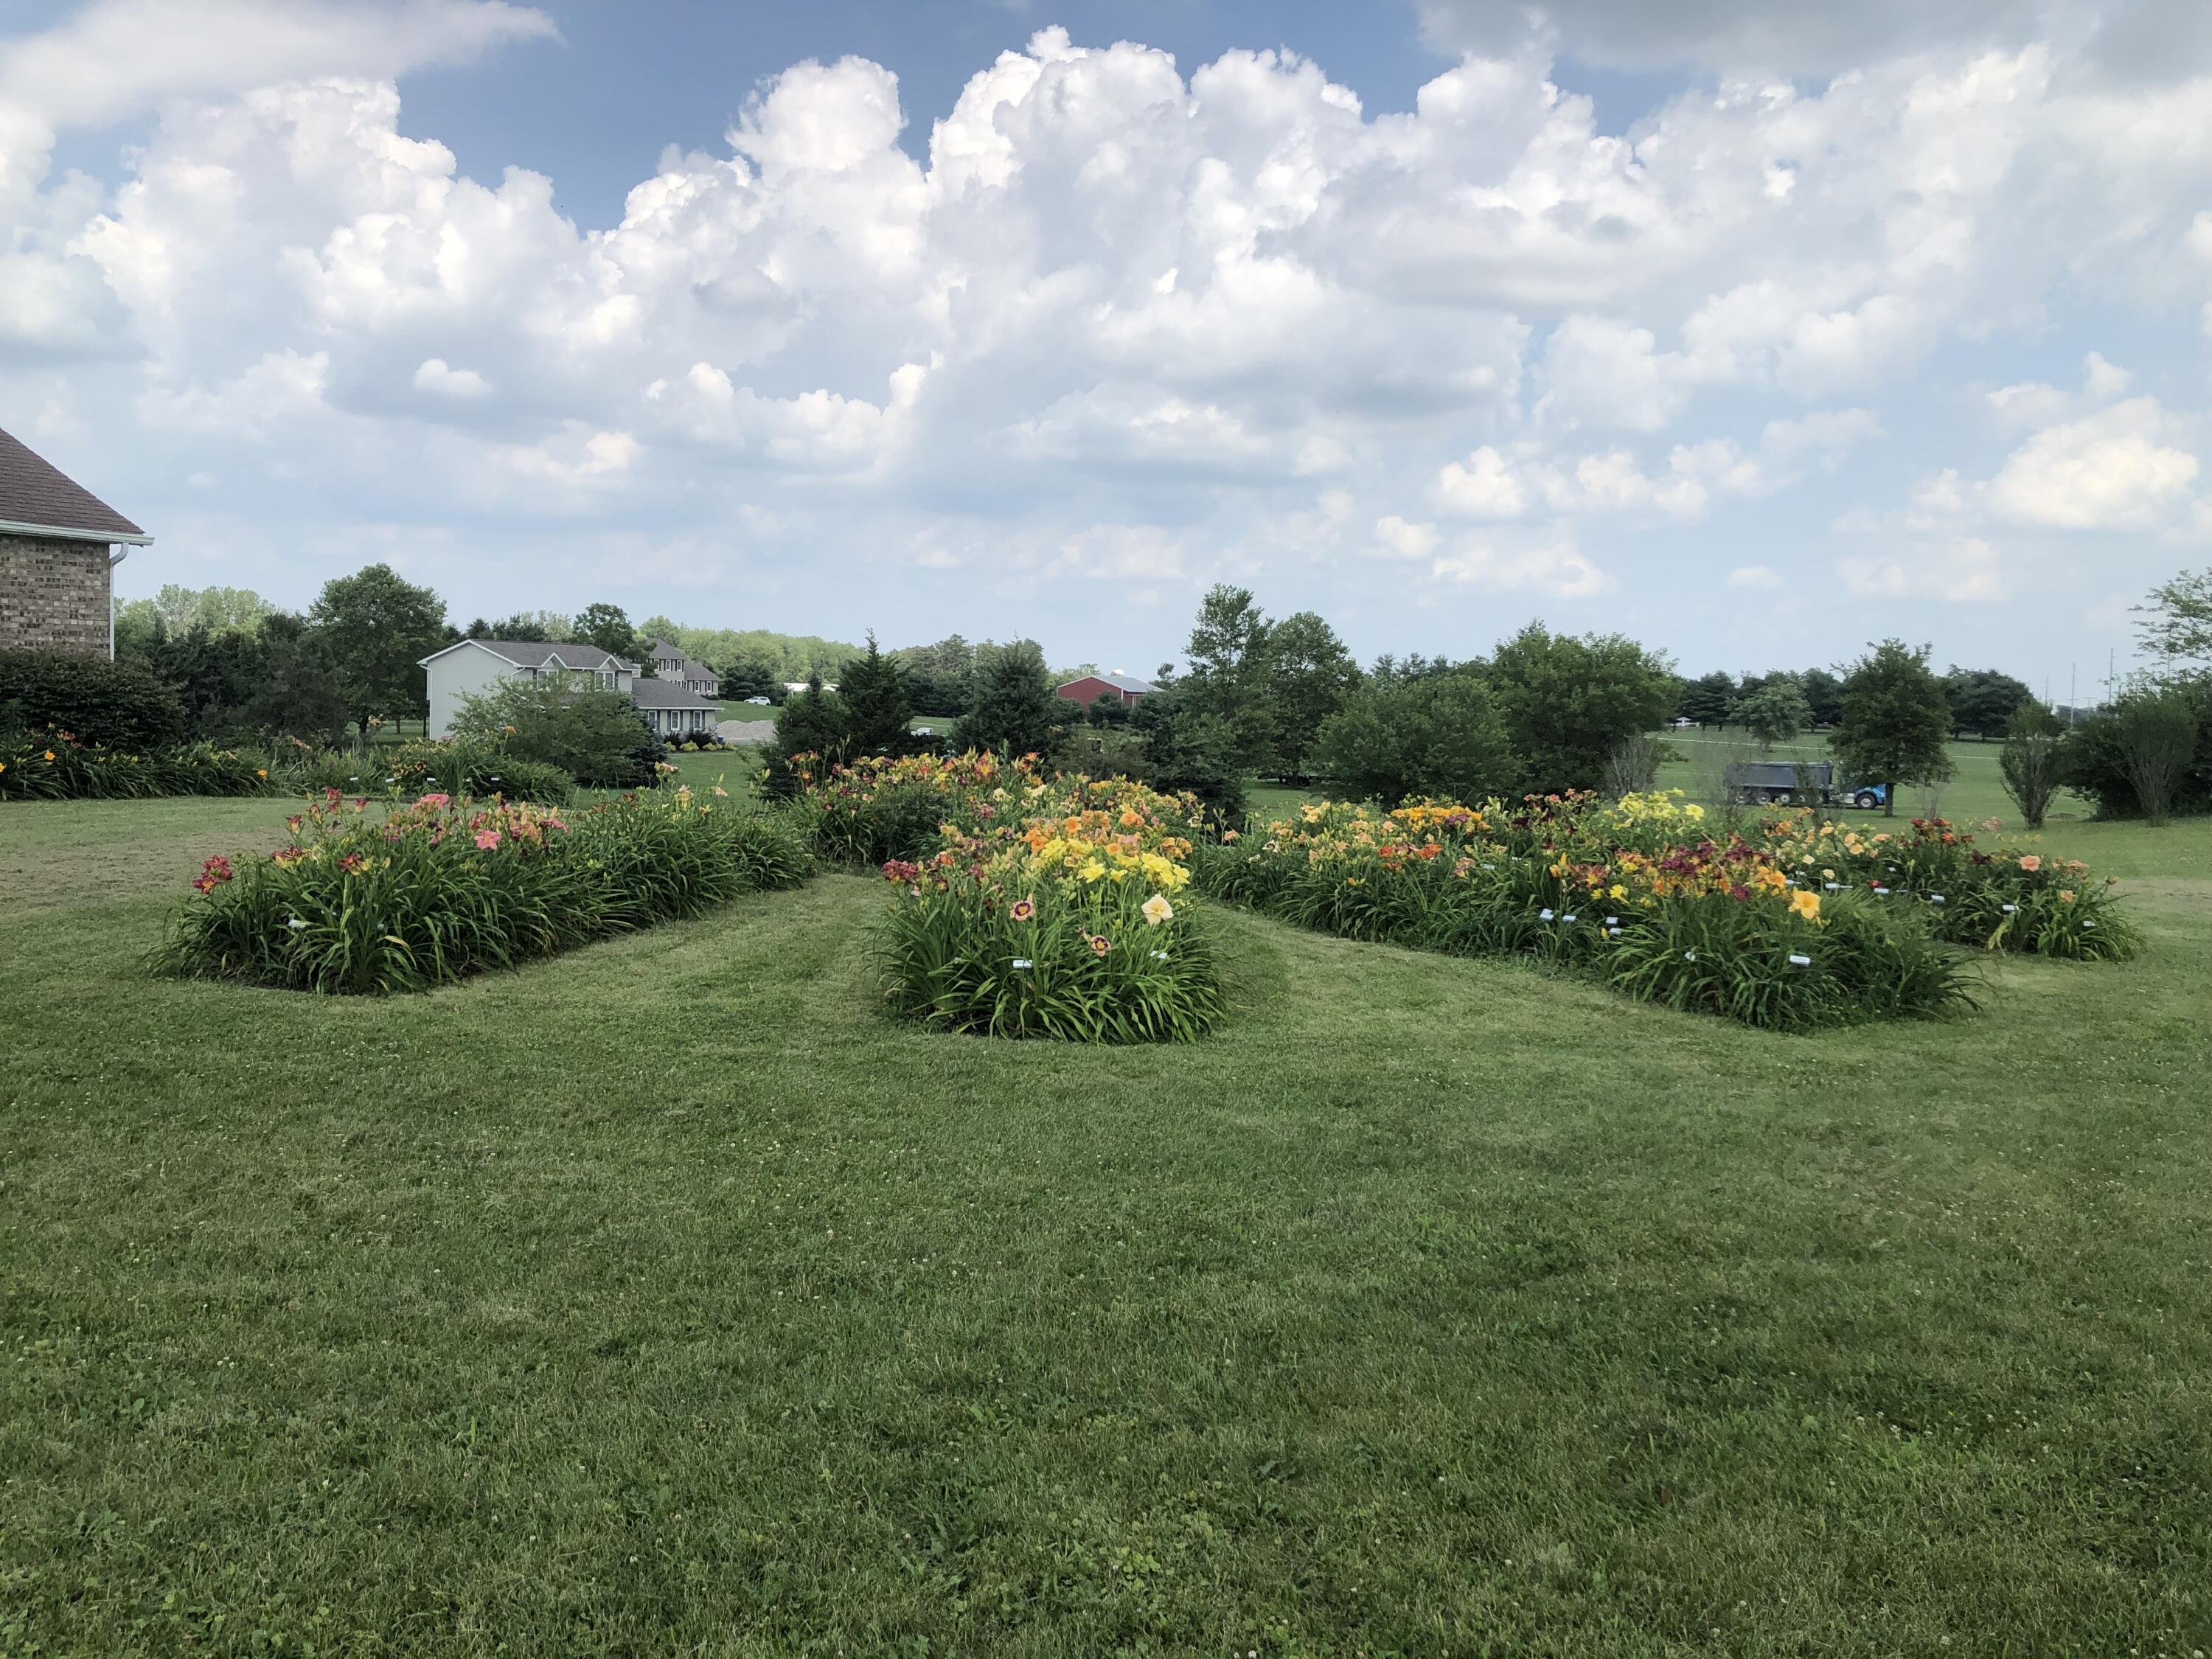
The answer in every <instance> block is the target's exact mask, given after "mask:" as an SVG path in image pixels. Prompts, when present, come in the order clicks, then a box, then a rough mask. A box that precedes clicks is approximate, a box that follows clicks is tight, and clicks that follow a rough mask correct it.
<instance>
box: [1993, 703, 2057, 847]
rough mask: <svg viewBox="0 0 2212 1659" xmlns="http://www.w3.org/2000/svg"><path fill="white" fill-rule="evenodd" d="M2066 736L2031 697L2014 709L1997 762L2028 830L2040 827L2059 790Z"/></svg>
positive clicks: (2005, 787)
mask: <svg viewBox="0 0 2212 1659" xmlns="http://www.w3.org/2000/svg"><path fill="white" fill-rule="evenodd" d="M2065 739H2066V728H2065V727H2064V726H2061V725H2060V724H2059V723H2058V720H2057V716H2055V715H2054V714H2051V711H2050V710H2049V709H2048V708H2045V707H2044V706H2043V705H2042V704H2041V703H2040V702H2037V701H2036V700H2035V699H2034V698H2033V697H2030V698H2028V699H2027V701H2026V702H2023V703H2021V704H2020V705H2019V707H2017V708H2015V709H2014V710H2013V712H2012V716H2011V720H2010V722H2009V724H2008V726H2007V728H2006V732H2005V744H2004V749H2003V751H2002V753H2000V754H1999V755H1998V757H1997V766H1998V769H1999V770H2000V771H2001V772H2002V774H2003V775H2004V789H2005V793H2006V794H2008V795H2009V796H2010V797H2011V798H2012V804H2013V805H2015V806H2017V807H2018V808H2019V809H2020V815H2021V817H2023V818H2025V819H2026V820H2027V827H2028V828H2029V829H2042V828H2043V817H2044V814H2045V813H2046V812H2048V811H2050V810H2051V798H2052V797H2053V796H2054V795H2056V794H2057V793H2058V785H2059V781H2060V779H2061V777H2062V775H2063V769H2064V763H2065Z"/></svg>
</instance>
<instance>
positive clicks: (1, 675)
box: [0, 651, 185, 754]
mask: <svg viewBox="0 0 2212 1659" xmlns="http://www.w3.org/2000/svg"><path fill="white" fill-rule="evenodd" d="M0 732H67V733H69V734H70V736H71V737H73V738H75V739H76V741H77V742H79V743H82V744H90V745H92V746H94V747H95V748H101V749H118V750H130V751H131V752H134V753H139V754H143V753H146V752H147V751H149V750H155V749H161V748H165V747H167V745H168V744H173V743H175V742H176V741H177V740H178V739H179V738H181V737H183V736H184V735H185V710H184V705H183V704H182V703H181V702H179V700H178V697H177V694H176V691H175V690H174V689H173V687H171V686H170V685H168V684H167V683H166V682H165V681H163V680H162V679H161V677H160V676H158V675H157V674H155V672H154V671H153V670H152V669H150V668H149V667H148V666H147V665H145V664H143V663H140V662H133V661H130V660H127V659H126V660H125V661H122V662H104V661H101V660H100V659H98V658H86V657H70V656H64V655H62V654H61V653H58V652H52V651H8V652H0ZM43 746H44V745H43V744H42V745H41V747H43Z"/></svg>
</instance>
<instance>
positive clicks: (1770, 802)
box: [1722, 761, 1889, 811]
mask: <svg viewBox="0 0 2212 1659" xmlns="http://www.w3.org/2000/svg"><path fill="white" fill-rule="evenodd" d="M1722 787H1723V788H1725V789H1726V790H1727V791H1728V797H1729V799H1730V800H1732V801H1734V802H1735V803H1736V804H1737V805H1740V806H1762V805H1764V806H1856V807H1857V808H1858V809H1859V810H1860V811H1874V810H1875V809H1876V808H1877V807H1880V806H1881V805H1883V804H1884V803H1886V802H1887V800H1888V799H1889V786H1888V785H1887V784H1886V783H1844V782H1841V781H1838V779H1837V777H1836V763H1834V762H1833V761H1731V762H1730V763H1729V767H1728V770H1727V771H1726V773H1724V774H1723V778H1722Z"/></svg>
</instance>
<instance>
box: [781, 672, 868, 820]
mask: <svg viewBox="0 0 2212 1659" xmlns="http://www.w3.org/2000/svg"><path fill="white" fill-rule="evenodd" d="M852 738H853V721H852V716H851V715H850V714H849V713H848V712H847V710H846V708H845V705H844V703H843V702H842V700H841V699H840V698H839V697H838V696H837V694H836V692H835V691H831V690H827V689H826V688H825V687H824V686H823V684H822V677H821V676H820V675H818V674H817V675H813V676H811V677H810V678H808V680H807V682H806V689H805V690H803V691H800V692H799V693H798V695H796V696H792V697H789V698H787V699H786V700H785V702H784V704H783V707H782V708H781V709H779V710H778V711H777V713H776V717H775V737H774V738H771V739H770V740H769V744H768V755H767V765H766V769H764V771H763V774H762V776H761V793H762V794H763V795H764V796H766V797H767V798H768V799H771V800H789V799H791V798H792V797H793V795H796V794H798V793H800V792H801V791H802V790H803V789H805V787H806V778H805V776H802V775H801V774H800V771H799V769H797V767H796V764H795V763H797V762H798V761H799V757H802V756H804V757H809V758H810V759H811V760H813V761H815V762H817V763H818V762H820V761H821V760H822V759H823V757H827V758H828V759H829V760H832V761H836V760H842V758H844V756H845V753H846V750H848V748H849V747H850V745H851V743H852Z"/></svg>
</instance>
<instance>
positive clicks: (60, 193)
mask: <svg viewBox="0 0 2212 1659" xmlns="http://www.w3.org/2000/svg"><path fill="white" fill-rule="evenodd" d="M2209 409H2212V7H2207V6H2204V5H2203V4H2201V3H2198V0H1948V3H1946V4H1943V5H1940V6H1931V5H1929V4H1927V3H1925V0H1858V3H1855V4H1854V5H1851V6H1849V7H1808V6H1804V5H1801V4H1798V3H1796V0H1679V3H1674V4H1669V5H1667V6H1653V5H1650V3H1648V0H1552V3H1549V4H1547V5H1544V6H1541V7H1531V6H1523V5H1520V4H1499V3H1495V0H1366V3H1364V4H1362V5H1358V6H1345V5H1343V4H1342V3H1340V0H1336V3H1330V4H1322V3H1309V0H1282V3H1274V4H1261V3H1256V0H1075V3H1066V4H1054V3H1052V0H846V3H837V0H818V3H816V4H814V5H811V6H809V7H803V8H802V7H793V6H787V5H753V4H745V3H713V4H710V3H704V0H700V3H669V4H659V5H648V4H640V3H616V0H556V3H547V4H543V5H536V6H532V5H526V4H521V3H516V0H88V3H79V4H46V3H42V0H29V3H27V4H26V3H23V0H15V3H13V4H11V5H10V6H9V7H8V8H6V9H4V10H0V427H4V428H6V429H8V430H9V431H11V432H13V433H15V435H17V436H18V437H20V438H21V439H22V440H23V441H25V442H27V443H29V444H30V445H32V446H33V447H34V448H36V449H38V450H39V451H40V453H43V454H45V455H46V456H47V457H48V458H49V459H52V460H53V461H54V462H55V463H56V464H57V465H60V466H61V467H63V468H64V471H68V472H70V474H71V475H72V476H73V477H76V478H77V479H78V480H79V481H80V482H82V483H84V484H86V485H87V486H88V488H90V489H93V490H94V491H95V493H97V494H99V495H101V496H102V497H103V498H104V499H106V500H107V501H110V502H112V504H113V505H114V506H116V507H118V508H119V509H120V510H122V511H123V512H125V513H128V514H129V515H131V517H132V518H133V519H135V520H137V521H138V522H139V523H140V524H141V525H143V526H144V527H145V528H146V529H147V530H148V531H149V532H151V533H152V534H153V535H154V536H155V542H154V544H153V545H152V546H150V547H149V548H147V549H144V550H140V551H138V552H136V553H134V554H133V555H132V556H131V558H130V559H129V560H128V561H127V562H125V564H124V565H123V566H122V567H121V568H120V569H119V570H118V578H117V580H118V592H119V593H120V594H122V595H124V596H125V597H130V596H135V595H140V594H147V593H151V592H153V591H154V590H155V588H157V587H159V586H161V585H162V584H164V583H167V582H180V583H183V584H185V585H186V586H206V585H209V584H212V583H222V584H226V585H231V586H247V587H252V588H254V589H256V590H258V592H262V593H263V594H264V595H266V596H267V597H269V598H270V599H274V600H276V602H278V603H280V604H283V605H290V606H304V605H306V604H307V602H309V601H310V600H311V599H313V595H314V593H315V592H316V591H317V590H318V589H319V587H320V586H321V585H322V583H323V582H324V581H325V580H328V579H329V578H330V577H331V576H333V575H337V574H344V573H346V572H348V571H350V570H352V569H355V568H358V567H359V566H361V565H362V564H364V563H367V562H371V561H374V560H383V561H386V562H390V563H391V564H392V565H393V566H394V567H395V568H398V569H399V570H400V571H401V572H402V573H403V574H406V575H408V576H410V578H411V579H413V580H419V581H424V582H428V583H429V584H430V585H432V586H435V587H436V588H437V589H438V591H439V592H441V594H442V595H443V596H444V597H445V599H446V600H447V605H448V607H449V610H450V611H451V613H452V615H453V617H454V619H455V620H456V621H457V622H461V621H465V620H466V619H468V618H469V617H472V616H476V615H479V614H483V615H492V616H497V615H500V614H502V613H505V612H508V611H517V610H524V609H555V610H565V611H573V610H575V609H579V608H580V607H581V606H583V605H586V604H587V603H590V602H592V601H595V600H608V601H611V602H613V603H615V604H617V605H623V607H624V608H626V609H627V610H628V611H629V612H630V614H631V615H632V616H633V617H644V616H647V615H651V614H654V613H665V614H667V615H669V616H671V617H675V618H676V619H678V621H681V622H685V623H696V624H697V625H700V626H705V627H733V628H772V629H782V630H786V631H790V632H799V633H818V634H823V635H830V636H833V637H842V638H848V639H852V638H858V637H859V636H860V635H862V634H863V633H864V632H866V631H867V630H869V629H873V630H874V631H875V632H876V633H877V634H878V636H879V637H880V638H881V639H882V640H883V641H884V643H885V644H886V645H887V646H888V645H897V644H908V643H919V642H921V641H927V640H933V639H935V638H938V637H939V636H941V635H945V634H948V633H951V632H955V631H957V632H959V633H962V634H963V635H967V636H968V637H969V638H970V639H977V638H991V637H995V638H1011V637H1018V636H1022V635H1028V636H1031V637H1035V638H1036V639H1037V640H1039V641H1041V642H1042V644H1043V645H1044V647H1045V648H1046V651H1047V653H1048V656H1049V657H1050V658H1051V659H1052V660H1054V661H1056V662H1079V661H1089V662H1096V663H1098V664H1100V665H1106V666H1110V667H1115V668H1127V669H1129V670H1131V671H1137V672H1145V671H1149V670H1150V669H1151V668H1152V667H1153V666H1155V665H1158V664H1159V663H1161V662H1164V661H1167V660H1170V659H1174V658H1175V657H1176V655H1177V654H1178V653H1179V651H1180V648H1181V647H1182V641H1184V639H1185V638H1186V637H1187V635H1188V631H1189V625H1190V621H1191V617H1192V615H1193V613H1194V611H1195V610H1196V607H1197V604H1198V600H1199V598H1200V595H1201V594H1202V593H1203V592H1204V591H1205V590H1206V587H1207V586H1210V585H1212V583H1214V582H1217V581H1228V582H1233V583H1236V584H1238V585H1241V586H1247V587H1249V588H1251V589H1252V590H1253V591H1254V592H1255V593H1256V594H1257V595H1258V597H1259V599H1260V601H1261V604H1262V605H1264V606H1265V607H1266V608H1267V610H1268V611H1270V612H1272V613H1273V614H1278V615H1280V614H1284V613H1286V612H1289V611H1297V610H1304V609H1310V610H1314V611H1319V612H1321V613H1322V615H1323V616H1325V617H1328V619H1329V620H1330V621H1331V622H1332V623H1334V624H1335V625H1336V627H1337V628H1338V629H1339V631H1340V633H1341V634H1342V635H1344V637H1345V639H1346V642H1347V644H1349V645H1350V646H1351V647H1352V649H1353V650H1354V651H1355V653H1358V655H1360V656H1362V657H1363V658H1369V657H1372V656H1374V655H1376V654H1377V653H1383V652H1391V653H1401V654H1402V653H1407V652H1414V651H1419V652H1425V653H1443V654H1446V655H1449V656H1453V657H1465V656H1470V655H1474V654H1477V653H1480V652H1483V651H1485V650H1486V649H1488V648H1489V647H1490V646H1491V645H1492V644H1493V643H1494V642H1495V641H1497V640H1498V639H1499V638H1500V637H1502V636H1504V635H1506V634H1509V633H1510V632H1512V631H1514V630H1516V629H1518V628H1519V627H1520V626H1521V625H1522V624H1523V623H1526V622H1527V621H1528V620H1529V619H1530V618H1532V617H1541V618H1542V619H1543V620H1544V621H1545V622H1547V623H1548V624H1550V625H1551V626H1553V628H1555V629H1567V630H1570V631H1573V632H1577V633H1581V632H1588V631H1614V630H1619V631H1623V632H1626V633H1630V634H1632V635H1635V636H1636V637H1638V638H1639V639H1642V640H1644V641H1646V642H1647V643H1649V644H1651V645H1653V646H1656V647H1659V648H1662V649H1663V650H1665V651H1667V652H1668V653H1670V654H1671V655H1672V656H1673V657H1674V659H1676V661H1677V662H1678V664H1679V665H1680V666H1681V667H1682V668H1683V669H1684V670H1685V671H1688V672H1691V673H1698V672H1703V671H1707V670H1709V669H1712V668H1723V669H1729V670H1732V671H1740V670H1765V669H1769V668H1773V667H1778V666H1807V665H1813V664H1815V663H1831V662H1838V661H1842V660H1846V659H1849V658H1850V657H1851V656H1853V655H1855V654H1857V653H1858V652H1859V651H1861V650H1863V648H1864V647H1865V645H1866V643H1867V642H1868V641H1872V640H1876V639H1880V638H1884V637H1887V636H1890V635H1898V636H1901V637H1903V638H1905V639H1906V640H1908V641H1911V642H1913V643H1915V644H1919V643H1926V644H1928V645H1929V646H1930V647H1932V648H1933V652H1934V655H1935V658H1936V663H1937V665H1938V666H1939V667H1940V666H1942V665H1946V664H1948V663H1953V662H1956V663H1960V664H1964V665H1971V666H1994V667H2000V668H2003V669H2006V670H2008V671H2012V672H2015V673H2017V674H2019V675H2021V677H2022V678H2027V680H2028V681H2029V682H2030V684H2032V685H2033V686H2034V687H2035V688H2036V689H2037V690H2048V691H2049V693H2050V695H2051V696H2053V697H2055V698H2057V699H2059V700H2062V701H2063V700H2065V699H2066V698H2067V697H2068V696H2069V695H2070V691H2069V688H2070V687H2072V686H2075V685H2076V684H2078V686H2079V689H2080V692H2081V695H2082V696H2083V697H2084V699H2085V700H2086V699H2087V697H2088V696H2091V695H2093V693H2094V692H2095V691H2096V690H2099V689H2100V687H2101V685H2102V684H2103V682H2104V679H2105V677H2106V672H2107V666H2108V665H2109V664H2112V663H2117V664H2118V665H2119V667H2120V668H2121V669H2122V670H2123V671H2124V670H2125V668H2126V667H2127V666H2128V665H2129V664H2130V661H2131V659H2133V658H2134V654H2135V653H2134V649H2133V647H2134V639H2135V629H2134V623H2135V620H2136V618H2135V617H2134V616H2133V615H2132V614H2131V609H2130V608H2131V607H2132V606H2134V605H2136V604H2138V603H2140V602H2141V600H2142V598H2143V596H2144V595H2145V593H2146V592H2148V589H2149V588H2150V587H2151V586H2154V584H2156V583H2157V582H2160V581H2161V580H2166V578H2167V577H2170V576H2171V575H2172V574H2175V573H2176V572H2178V571H2179V570H2182V569H2185V568H2203V567H2205V566H2207V565H2212V472H2208V471H2207V468H2206V465H2205V463H2206V460H2207V459H2208V457H2212V419H2208V410H2209Z"/></svg>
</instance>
